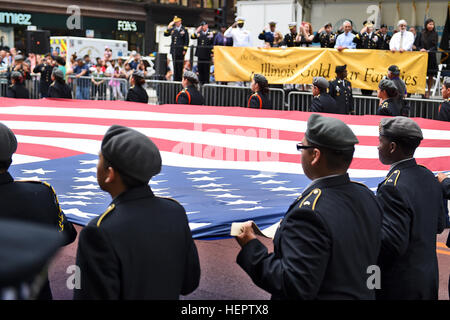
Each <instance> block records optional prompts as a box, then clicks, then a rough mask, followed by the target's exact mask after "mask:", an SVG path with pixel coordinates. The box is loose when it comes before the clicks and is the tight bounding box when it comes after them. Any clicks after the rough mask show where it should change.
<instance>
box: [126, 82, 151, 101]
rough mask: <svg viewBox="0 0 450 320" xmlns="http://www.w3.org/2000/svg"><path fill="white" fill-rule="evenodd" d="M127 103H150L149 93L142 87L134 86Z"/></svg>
mask: <svg viewBox="0 0 450 320" xmlns="http://www.w3.org/2000/svg"><path fill="white" fill-rule="evenodd" d="M126 101H134V102H141V103H148V94H147V91H145V89H144V88H143V87H142V86H139V85H137V86H132V87H131V88H130V89H129V90H128V93H127V98H126Z"/></svg>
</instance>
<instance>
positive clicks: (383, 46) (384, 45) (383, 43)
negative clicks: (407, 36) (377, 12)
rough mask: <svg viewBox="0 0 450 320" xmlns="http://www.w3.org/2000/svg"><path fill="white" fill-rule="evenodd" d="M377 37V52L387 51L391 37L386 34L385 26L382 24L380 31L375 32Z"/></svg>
mask: <svg viewBox="0 0 450 320" xmlns="http://www.w3.org/2000/svg"><path fill="white" fill-rule="evenodd" d="M375 34H376V36H377V37H378V41H377V49H379V50H389V42H390V41H391V35H390V34H388V31H387V25H385V24H382V25H381V27H380V30H378V31H377V32H375Z"/></svg>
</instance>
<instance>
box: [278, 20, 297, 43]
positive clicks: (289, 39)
mask: <svg viewBox="0 0 450 320" xmlns="http://www.w3.org/2000/svg"><path fill="white" fill-rule="evenodd" d="M288 26H289V33H286V34H285V35H284V40H283V42H282V44H281V45H283V46H286V47H299V46H300V41H295V39H296V38H297V34H298V33H297V23H295V22H291V23H289V25H288Z"/></svg>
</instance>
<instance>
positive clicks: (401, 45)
mask: <svg viewBox="0 0 450 320" xmlns="http://www.w3.org/2000/svg"><path fill="white" fill-rule="evenodd" d="M400 49H403V31H401V34H400Z"/></svg>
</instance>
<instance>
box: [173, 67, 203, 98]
mask: <svg viewBox="0 0 450 320" xmlns="http://www.w3.org/2000/svg"><path fill="white" fill-rule="evenodd" d="M181 83H182V85H183V90H181V91H180V92H179V93H178V94H177V97H176V99H175V102H176V103H177V104H193V105H203V104H204V103H205V99H204V98H203V96H202V94H201V93H200V91H198V89H197V85H198V77H197V75H196V74H195V73H193V72H192V71H185V72H184V74H183V81H182V82H181Z"/></svg>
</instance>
